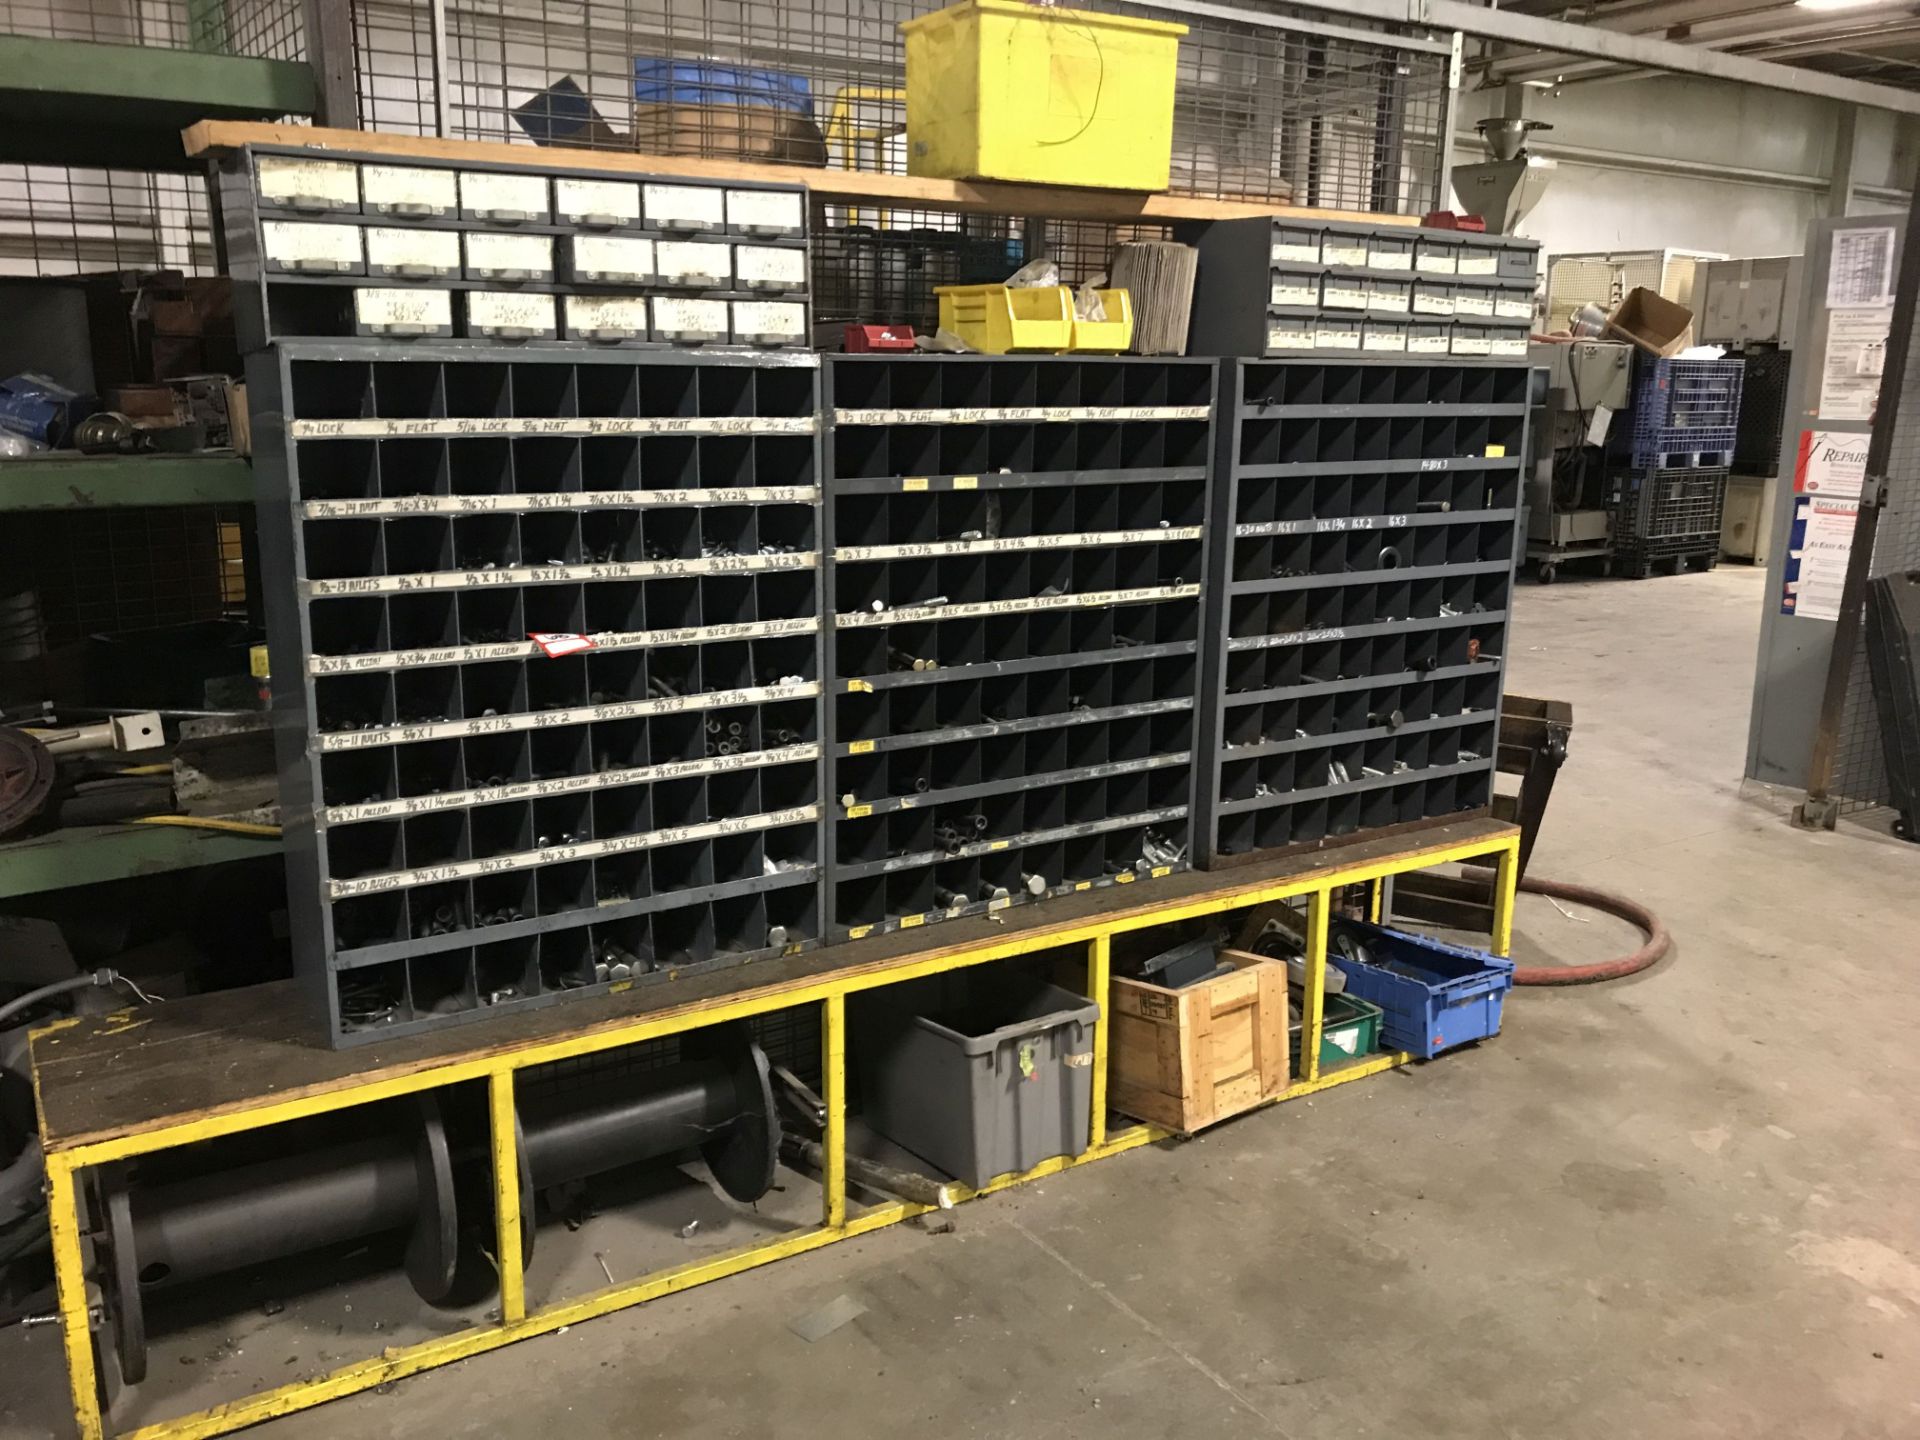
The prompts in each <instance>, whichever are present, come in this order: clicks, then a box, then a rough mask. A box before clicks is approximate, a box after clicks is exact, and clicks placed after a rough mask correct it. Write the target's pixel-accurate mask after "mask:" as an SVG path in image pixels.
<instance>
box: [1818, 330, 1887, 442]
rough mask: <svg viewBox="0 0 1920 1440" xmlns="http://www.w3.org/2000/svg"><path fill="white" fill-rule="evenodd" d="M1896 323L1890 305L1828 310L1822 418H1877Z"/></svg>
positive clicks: (1822, 375)
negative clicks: (1889, 341)
mask: <svg viewBox="0 0 1920 1440" xmlns="http://www.w3.org/2000/svg"><path fill="white" fill-rule="evenodd" d="M1892 325H1893V307H1892V306H1890V305H1882V306H1875V307H1873V308H1871V309H1847V310H1829V311H1828V312H1827V354H1826V360H1825V363H1824V364H1823V365H1822V366H1821V371H1820V416H1821V418H1822V419H1825V420H1871V419H1872V418H1873V407H1874V406H1875V405H1876V404H1877V403H1878V402H1879V399H1880V375H1881V372H1882V371H1883V370H1885V369H1886V365H1887V331H1888V330H1889V329H1890V328H1891V327H1892Z"/></svg>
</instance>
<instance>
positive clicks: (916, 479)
mask: <svg viewBox="0 0 1920 1440" xmlns="http://www.w3.org/2000/svg"><path fill="white" fill-rule="evenodd" d="M900 488H901V489H902V490H924V489H926V488H927V477H926V476H924V475H917V476H911V477H909V478H907V479H905V480H902V481H901V482H900Z"/></svg>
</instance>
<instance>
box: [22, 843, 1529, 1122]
mask: <svg viewBox="0 0 1920 1440" xmlns="http://www.w3.org/2000/svg"><path fill="white" fill-rule="evenodd" d="M1517 833H1518V831H1517V830H1516V829H1515V827H1513V826H1512V825H1509V824H1506V823H1504V822H1502V821H1498V820H1493V819H1488V818H1484V817H1479V818H1473V819H1466V820H1460V821H1456V822H1454V823H1451V824H1446V825H1437V826H1434V827H1432V828H1429V829H1422V830H1419V831H1417V832H1414V833H1410V834H1400V835H1392V836H1387V837H1383V838H1376V839H1369V840H1361V841H1357V842H1355V843H1353V844H1348V845H1340V846H1337V847H1333V848H1329V849H1326V850H1321V851H1317V852H1313V853H1308V854H1300V855H1289V856H1283V857H1281V858H1278V859H1273V860H1262V861H1256V862H1253V863H1249V864H1246V865H1242V866H1237V867H1235V868H1233V869H1230V870H1225V871H1214V872H1211V873H1208V872H1204V871H1189V872H1186V873H1184V874H1179V875H1169V876H1167V877H1165V878H1163V879H1160V880H1151V881H1145V882H1142V883H1139V884H1135V885H1124V886H1109V887H1105V888H1103V889H1099V890H1090V891H1087V892H1086V893H1085V894H1079V895H1066V896H1062V897H1059V898H1057V899H1052V900H1048V901H1047V902H1046V903H1045V904H1042V905H1024V906H1015V907H1013V908H1012V909H1009V910H1006V911H1003V912H1001V916H1000V920H999V921H996V920H994V919H992V918H989V917H986V916H981V917H977V918H973V919H968V920H954V921H948V922H945V923H943V924H940V925H937V926H932V927H929V928H926V929H917V930H907V931H896V932H894V933H893V934H890V935H883V936H875V937H873V938H871V939H867V940H859V941H855V942H853V943H851V944H846V945H836V946H833V947H831V948H829V949H825V950H816V951H811V952H809V953H807V954H803V955H795V956H790V957H785V958H782V959H776V960H766V961H761V962H757V963H753V964H747V965H738V966H734V967H732V968H729V969H724V970H718V971H712V972H708V973H706V974H702V975H693V976H688V977H687V978H685V979H683V980H681V981H679V982H678V983H676V984H673V985H639V986H636V987H635V988H634V989H632V990H629V991H626V992H625V993H623V994H619V995H611V996H607V997H605V998H602V999H597V1000H588V999H582V1000H579V1001H576V1002H573V1003H563V1004H559V1005H549V1006H546V1007H543V1008H540V1009H536V1010H529V1011H524V1012H522V1013H520V1014H517V1015H502V1016H500V1017H498V1018H497V1019H492V1020H487V1021H480V1022H476V1023H473V1024H467V1025H459V1026H455V1027H452V1028H450V1029H448V1030H447V1031H444V1032H442V1033H439V1034H427V1035H412V1036H406V1037H402V1038H399V1039H396V1040H393V1041H391V1042H389V1043H381V1042H379V1041H374V1042H372V1043H369V1044H365V1045H360V1046H356V1047H355V1048H353V1049H349V1050H332V1049H328V1048H327V1047H326V1037H325V1036H324V1035H323V1034H322V1033H321V1029H322V1022H321V1021H319V1020H318V1019H317V1018H316V1017H315V1016H314V1014H313V1012H312V1011H311V1010H310V1009H308V1008H307V1000H308V994H309V993H310V992H305V991H303V990H302V989H301V988H300V987H299V986H298V985H297V983H296V982H294V981H291V980H283V981H276V982H274V983H272V984H267V985H252V986H248V987H245V988H243V989H239V990H223V991H219V992H216V993H214V994H211V995H197V996H192V997H190V998H187V999H184V1000H174V1001H169V1002H166V1003H163V1004H159V1005H153V1006H144V1007H141V1008H139V1009H135V1010H127V1011H120V1012H118V1013H116V1014H113V1015H107V1016H99V1017H94V1018H90V1019H85V1020H79V1021H68V1022H64V1023H61V1024H56V1025H52V1026H49V1027H47V1028H45V1029H42V1030H39V1031H36V1032H35V1034H34V1035H33V1038H32V1056H33V1071H34V1083H35V1089H36V1091H37V1092H38V1097H39V1104H40V1133H41V1139H42V1142H43V1144H44V1145H45V1147H46V1148H47V1149H48V1150H49V1151H56V1150H70V1149H75V1148H77V1147H79V1146H82V1145H89V1144H95V1143H98V1142H99V1141H102V1140H110V1139H118V1138H122V1137H125V1136H130V1135H137V1134H141V1133H144V1132H148V1131H153V1130H159V1129H164V1128H168V1127H170V1126H173V1125H177V1124H181V1123H185V1122H188V1121H193V1120H200V1119H204V1118H207V1117H209V1116H215V1115H223V1114H232V1113H235V1112H240V1111H245V1110H248V1109H251V1108H255V1107H258V1106H260V1105H264V1104H269V1103H272V1102H275V1101H282V1100H288V1099H293V1098H297V1097H305V1096H313V1095H323V1094H328V1093H331V1092H338V1091H342V1090H347V1089H351V1088H354V1087H356V1086H362V1085H366V1084H368V1083H371V1082H378V1081H383V1080H393V1079H400V1078H404V1077H407V1076H412V1075H417V1074H420V1073H422V1072H424V1071H430V1070H434V1069H439V1068H443V1067H446V1066H450V1065H457V1064H469V1063H472V1062H475V1061H485V1060H487V1059H490V1058H496V1057H498V1056H500V1055H502V1054H505V1053H509V1052H512V1051H517V1050H523V1049H526V1048H529V1047H531V1046H536V1045H540V1044H543V1043H547V1042H551V1041H556V1040H561V1039H573V1038H577V1037H580V1036H591V1035H596V1034H599V1035H605V1034H610V1033H612V1032H617V1031H619V1030H621V1029H622V1028H624V1027H626V1026H630V1025H631V1024H632V1023H633V1022H634V1021H635V1020H636V1019H639V1018H642V1017H645V1018H647V1019H661V1020H677V1019H691V1018H695V1017H697V1016H698V1015H699V1014H700V1013H701V1012H703V1011H709V1010H712V1009H713V1008H715V1007H716V1006H717V1005H720V1004H722V1003H725V1002H732V1001H739V1000H749V1001H762V1000H764V1001H766V1002H767V1008H769V1009H772V1008H778V1007H779V1006H780V1005H781V1004H784V1003H796V1004H798V1003H805V1002H808V1001H810V1000H814V999H817V998H819V995H818V989H817V986H818V983H819V982H820V981H822V980H823V979H824V978H826V977H828V976H831V977H832V978H833V980H834V981H836V982H843V981H845V980H847V979H850V978H851V979H856V980H858V979H866V980H867V981H868V982H869V983H875V982H877V981H878V979H879V978H880V977H883V976H884V975H885V973H886V972H887V970H888V969H889V968H891V967H893V966H895V965H897V964H898V963H899V962H900V961H902V960H904V959H919V958H923V957H929V956H939V955H956V954H962V953H964V952H966V951H969V950H979V949H983V948H985V947H988V946H998V945H1003V944H1005V943H1007V942H1008V941H1019V942H1021V944H1022V945H1023V947H1025V948H1029V949H1039V948H1044V947H1046V946H1047V945H1049V944H1068V943H1075V942H1076V940H1080V939H1084V938H1085V935H1084V933H1083V932H1085V931H1086V929H1087V927H1088V926H1089V925H1090V924H1094V923H1097V924H1098V925H1099V926H1100V927H1101V928H1103V929H1104V928H1106V927H1109V926H1112V927H1116V928H1127V927H1128V926H1137V925H1140V924H1144V923H1150V921H1151V918H1152V917H1153V916H1154V915H1156V914H1158V913H1161V912H1164V911H1166V910H1168V909H1170V908H1174V907H1178V906H1183V905H1192V904H1195V903H1200V904H1206V905H1217V907H1218V908H1220V909H1230V908H1232V907H1233V905H1234V904H1236V903H1239V902H1243V901H1244V897H1247V896H1249V895H1252V894H1256V893H1259V892H1261V891H1263V890H1268V889H1270V888H1272V887H1273V886H1275V885H1277V884H1285V883H1290V882H1293V881H1296V880H1297V881H1303V882H1308V883H1309V885H1310V884H1311V882H1313V881H1315V880H1318V879H1323V878H1325V877H1327V876H1330V875H1334V874H1337V873H1339V872H1341V871H1345V870H1352V869H1355V868H1357V867H1363V866H1369V865H1375V864H1378V863H1379V862H1381V861H1385V860H1395V859H1405V860H1407V861H1409V862H1412V863H1413V864H1416V865H1417V864H1418V863H1419V861H1420V859H1421V857H1426V856H1433V855H1437V854H1440V853H1441V852H1445V851H1448V850H1452V849H1455V848H1456V847H1459V846H1462V845H1469V844H1480V843H1482V842H1488V843H1491V842H1494V841H1497V840H1499V839H1500V838H1502V837H1505V836H1509V835H1515V834H1517Z"/></svg>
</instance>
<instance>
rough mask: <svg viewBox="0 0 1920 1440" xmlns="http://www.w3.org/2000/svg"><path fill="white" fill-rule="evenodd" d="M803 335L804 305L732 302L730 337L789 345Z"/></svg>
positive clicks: (805, 311)
mask: <svg viewBox="0 0 1920 1440" xmlns="http://www.w3.org/2000/svg"><path fill="white" fill-rule="evenodd" d="M655 303H656V304H657V303H659V302H657V301H656V302H655ZM806 334H807V307H806V306H804V305H799V304H796V303H794V302H793V301H791V300H786V301H782V300H736V301H734V302H733V338H734V339H736V340H738V341H740V342H741V343H742V344H744V345H753V344H761V345H774V344H791V343H795V342H798V341H801V340H804V339H805V338H806Z"/></svg>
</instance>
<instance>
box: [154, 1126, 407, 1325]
mask: <svg viewBox="0 0 1920 1440" xmlns="http://www.w3.org/2000/svg"><path fill="white" fill-rule="evenodd" d="M419 1205H420V1181H419V1169H418V1167H417V1166H416V1164H415V1163H414V1145H413V1141H412V1140H411V1138H410V1137H407V1136H402V1135H389V1136H382V1137H377V1138H374V1139H368V1140H358V1141H354V1142H352V1143H350V1144H346V1145H338V1146H332V1147H329V1148H328V1149H325V1150H320V1151H317V1152H313V1153H309V1154H301V1155H284V1156H280V1157H278V1158H276V1159H272V1160H263V1161H261V1162H259V1163H258V1164H253V1165H243V1166H240V1167H238V1168H235V1169H231V1170H214V1171H209V1172H208V1173H206V1174H203V1175H194V1176H190V1177H188V1178H186V1179H182V1180H176V1181H173V1182H171V1183H169V1184H164V1185H156V1186H153V1187H151V1188H148V1187H141V1188H140V1189H138V1190H136V1191H135V1192H134V1194H133V1238H134V1246H135V1253H136V1254H137V1255H138V1256H139V1267H140V1268H139V1278H140V1283H141V1285H142V1286H144V1287H146V1288H149V1289H151V1288H154V1287H158V1286H163V1285H172V1284H178V1283H180V1282H183V1281H187V1280H200V1279H204V1278H205V1277H207V1276H209V1275H217V1274H220V1273H221V1272H222V1271H227V1270H238V1269H241V1268H242V1267H244V1266H248V1265H257V1264H260V1263H262V1262H264V1261H269V1260H280V1259H284V1258H285V1257H287V1256H289V1255H294V1254H297V1253H299V1252H300V1251H303V1250H317V1249H319V1248H321V1247H322V1246H326V1245H335V1244H338V1243H340V1242H341V1241H344V1240H355V1239H359V1238H361V1237H363V1236H367V1235H378V1234H381V1233H382V1232H384V1231H387V1230H398V1229H400V1228H401V1227H402V1226H405V1225H410V1224H412V1223H413V1219H414V1216H415V1214H416V1212H417V1211H418V1209H419Z"/></svg>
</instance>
